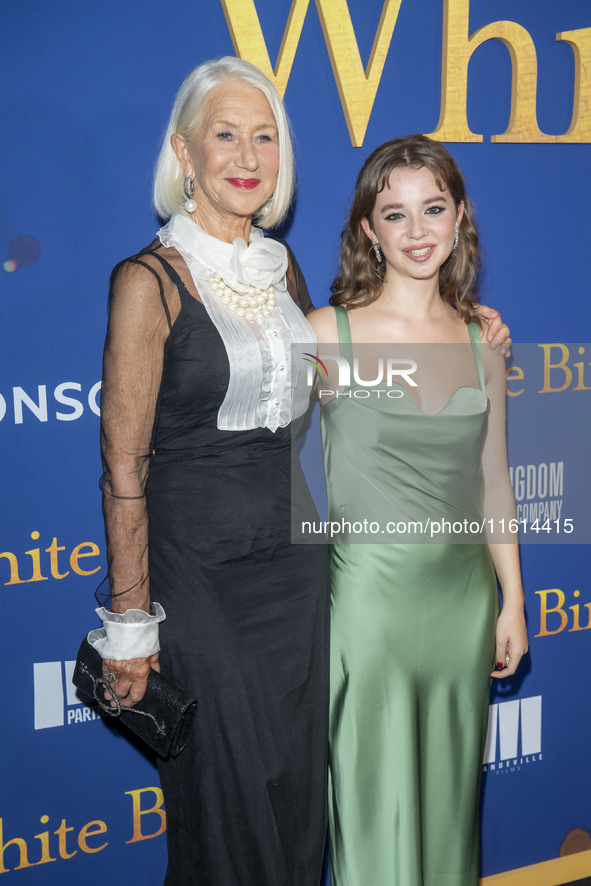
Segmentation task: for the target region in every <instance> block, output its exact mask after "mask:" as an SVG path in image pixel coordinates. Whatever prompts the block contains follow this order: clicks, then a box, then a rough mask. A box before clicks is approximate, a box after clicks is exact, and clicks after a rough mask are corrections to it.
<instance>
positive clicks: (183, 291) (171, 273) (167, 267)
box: [143, 249, 200, 302]
mask: <svg viewBox="0 0 591 886" xmlns="http://www.w3.org/2000/svg"><path fill="white" fill-rule="evenodd" d="M146 252H147V253H148V254H149V255H153V256H154V258H157V259H158V261H159V262H160V264H161V265H162V268H163V270H164V271H165V272H166V274H167V275H168V277H169V278H170V280H171V282H172V283H173V285H174V286H176V288H177V290H178V293H179V297H180V299H181V302H182V301H183V300H184V298H188V299H191V301H199V302H200V299H198V298H194V297H193V296H192V295H191V293H190V292H189V290H188V289H187V287H186V286H185V284H184V283H183V281H182V279H181V276H180V274H179V273H178V271H175V269H174V268H173V266H172V265H171V264H170V262H168V261H167V260H166V259H165V258H163V257H162V256H161V255H160V254H159V253H158V252H155V251H154V250H151V249H150V250H144V253H143V254H144V255H145V254H146Z"/></svg>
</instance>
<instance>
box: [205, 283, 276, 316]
mask: <svg viewBox="0 0 591 886" xmlns="http://www.w3.org/2000/svg"><path fill="white" fill-rule="evenodd" d="M211 288H212V289H213V290H214V291H215V293H216V295H217V296H218V298H220V299H221V300H222V304H224V305H228V307H229V308H230V310H231V311H235V312H236V313H237V314H238V316H239V317H245V318H246V319H247V320H250V322H251V323H253V322H254V321H255V320H256V321H257V322H258V323H260V322H262V320H263V318H266V317H270V316H271V314H272V313H273V310H274V309H275V290H274V289H273V286H269V288H268V289H257V288H256V286H249V287H248V292H235V291H234V290H233V289H232V288H231V287H230V286H228V284H227V283H226V282H225V281H224V280H222V278H221V277H212V278H211Z"/></svg>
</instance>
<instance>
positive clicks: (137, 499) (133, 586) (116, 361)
mask: <svg viewBox="0 0 591 886" xmlns="http://www.w3.org/2000/svg"><path fill="white" fill-rule="evenodd" d="M152 264H153V259H152V258H151V257H143V256H141V255H140V256H138V257H136V258H133V259H128V260H126V261H125V262H122V263H121V264H120V265H118V266H117V267H116V268H115V270H114V271H113V274H112V276H111V288H110V295H109V322H108V329H107V339H106V343H105V350H104V357H103V392H102V407H101V455H102V461H103V471H104V473H103V514H104V518H105V535H106V541H107V562H108V576H109V581H110V586H111V595H112V601H111V606H112V609H113V611H116V612H125V610H127V609H131V608H134V609H145V610H149V606H150V592H149V582H148V519H147V509H146V498H145V491H146V483H147V479H148V470H149V464H150V457H151V454H152V452H151V439H152V432H153V426H154V419H155V414H156V407H157V402H158V394H159V389H160V382H161V378H162V370H163V361H164V350H165V343H166V340H167V338H168V335H169V332H170V328H171V315H170V309H169V305H168V304H167V299H166V295H165V286H164V282H163V280H162V279H161V277H160V274H159V273H158V272H157V270H156V269H155V268H154V267H152Z"/></svg>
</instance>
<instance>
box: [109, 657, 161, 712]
mask: <svg viewBox="0 0 591 886" xmlns="http://www.w3.org/2000/svg"><path fill="white" fill-rule="evenodd" d="M158 657H159V653H158V652H156V653H155V655H150V656H149V657H148V658H132V659H130V660H129V661H113V659H111V658H105V659H103V677H104V678H105V680H107V675H108V674H111V673H112V674H115V676H116V677H117V680H116V681H115V682H113V684H112V685H113V691H114V692H115V693H116V695H117V698H118V699H119V702H120V704H121V707H124V708H132V707H133V706H134V704H137V703H138V701H141V700H142V698H143V697H144V692H145V691H146V686H147V685H148V675H149V673H150V668H153V669H154V670H155V671H158V672H160V662H159V661H158ZM109 682H110V681H109ZM105 699H106V700H107V701H110V702H111V707H112V708H115V707H117V705H116V704H115V702H114V701H113V696H112V695H111V694H110V693H109V692H106V691H105Z"/></svg>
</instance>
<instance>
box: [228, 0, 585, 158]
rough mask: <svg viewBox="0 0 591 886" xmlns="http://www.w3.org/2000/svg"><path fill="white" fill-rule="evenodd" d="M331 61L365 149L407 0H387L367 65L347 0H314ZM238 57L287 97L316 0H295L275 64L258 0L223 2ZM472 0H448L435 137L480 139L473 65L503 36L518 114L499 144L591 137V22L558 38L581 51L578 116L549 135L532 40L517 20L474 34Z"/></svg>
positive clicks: (352, 131) (355, 137)
mask: <svg viewBox="0 0 591 886" xmlns="http://www.w3.org/2000/svg"><path fill="white" fill-rule="evenodd" d="M315 2H316V7H317V9H318V15H319V17H320V21H321V23H322V30H323V32H324V39H325V40H326V46H327V48H328V53H329V56H330V60H331V63H332V69H333V73H334V76H335V80H336V83H337V86H338V90H339V95H340V97H341V102H342V105H343V111H344V114H345V119H346V121H347V126H348V129H349V135H350V137H351V143H352V144H353V146H354V147H361V146H362V144H363V139H364V138H365V133H366V130H367V125H368V123H369V118H370V116H371V111H372V108H373V104H374V101H375V97H376V93H377V90H378V86H379V84H380V80H381V77H382V73H383V70H384V64H385V61H386V56H387V55H388V51H389V49H390V43H391V42H392V35H393V33H394V28H395V26H396V21H397V18H398V12H399V10H400V5H401V2H402V0H384V5H383V7H382V14H381V17H380V22H379V25H378V29H377V32H376V36H375V40H374V44H373V48H372V51H371V55H370V58H369V63H368V65H367V69H366V70H364V69H363V64H362V62H361V56H360V54H359V47H358V45H357V38H356V37H355V30H354V28H353V23H352V21H351V14H350V12H349V7H348V5H347V0H315ZM221 3H222V6H223V9H224V13H225V15H226V21H227V22H228V27H229V29H230V34H231V36H232V41H233V43H234V49H235V52H236V55H237V56H238V57H239V58H244V59H247V60H248V61H250V62H252V63H253V64H255V65H256V66H257V67H258V68H260V69H261V71H263V72H264V73H265V74H266V75H267V76H268V77H269V78H270V79H271V80H272V81H273V83H274V84H275V86H276V87H277V90H278V91H279V94H280V95H281V96H283V94H284V93H285V89H286V87H287V82H288V80H289V76H290V73H291V68H292V65H293V61H294V58H295V54H296V51H297V48H298V43H299V41H300V36H301V33H302V28H303V25H304V19H305V17H306V12H307V10H308V6H309V3H310V0H293V2H292V5H291V9H290V12H289V17H288V19H287V25H286V27H285V31H284V34H283V41H282V43H281V48H280V50H279V55H278V56H277V62H276V65H275V69H274V70H273V66H272V65H271V61H270V59H269V53H268V51H267V45H266V43H265V38H264V36H263V32H262V28H261V25H260V22H259V17H258V15H257V11H256V6H255V3H254V0H221ZM469 16H470V0H445V2H444V21H443V53H442V72H441V113H440V118H439V123H438V124H437V128H436V129H435V131H434V132H432V133H430V135H431V136H432V137H433V138H437V139H439V140H440V141H444V142H481V141H482V140H483V137H482V135H478V134H477V133H474V132H472V131H471V130H470V127H469V126H468V120H467V117H466V99H467V91H468V64H469V61H470V58H471V57H472V54H473V53H474V51H475V50H476V49H477V48H478V47H479V46H481V45H482V43H484V42H486V41H487V40H501V41H502V42H503V43H504V44H505V46H506V47H507V49H508V50H509V53H510V55H511V63H512V67H513V73H512V93H511V115H510V119H509V126H508V127H507V130H506V131H505V132H504V133H502V134H501V135H493V136H492V138H491V140H492V141H493V142H529V143H569V142H570V143H575V142H576V143H582V142H591V28H581V29H579V30H576V31H564V32H562V33H559V34H557V35H556V39H557V40H560V41H564V42H566V43H569V44H570V46H571V48H572V50H573V53H574V57H575V87H574V98H573V114H572V121H571V125H570V127H569V129H568V130H567V132H565V133H564V134H562V135H547V134H546V133H544V132H542V131H541V130H540V128H539V127H538V122H537V116H536V94H537V79H538V73H537V56H536V48H535V45H534V42H533V40H532V38H531V37H530V35H529V33H528V32H527V31H526V29H525V28H524V27H522V26H521V25H519V24H517V23H516V22H506V21H500V22H492V23H491V24H488V25H485V26H484V27H482V28H479V29H478V30H477V31H475V32H474V34H472V35H471V36H470V35H469Z"/></svg>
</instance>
